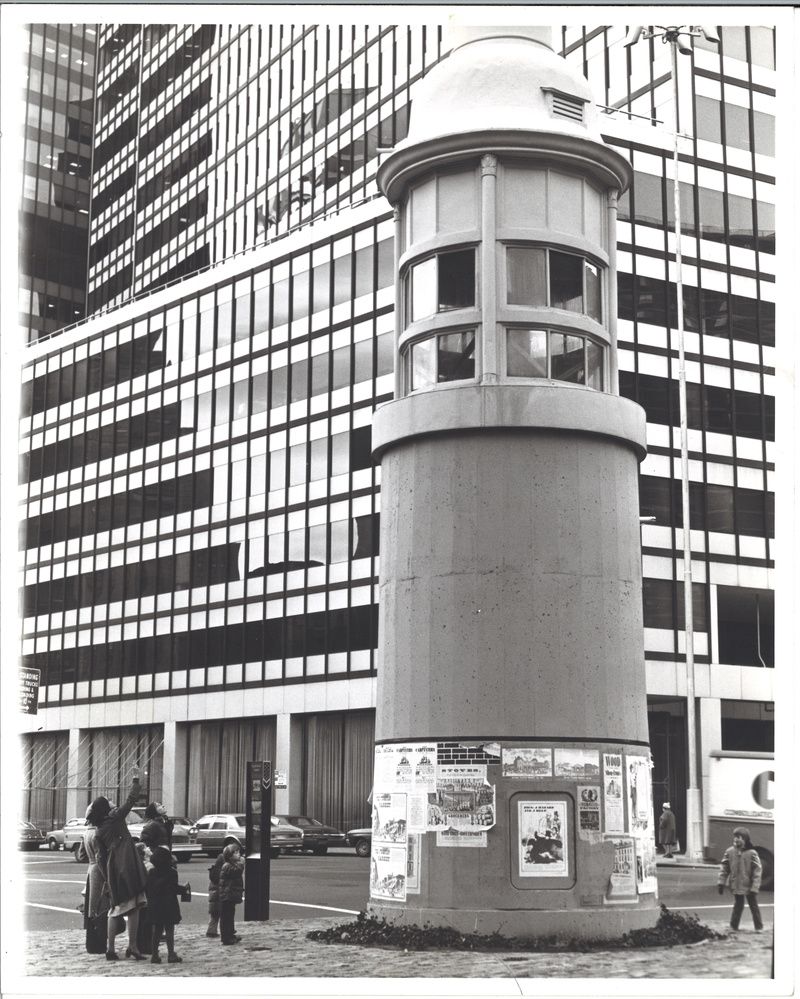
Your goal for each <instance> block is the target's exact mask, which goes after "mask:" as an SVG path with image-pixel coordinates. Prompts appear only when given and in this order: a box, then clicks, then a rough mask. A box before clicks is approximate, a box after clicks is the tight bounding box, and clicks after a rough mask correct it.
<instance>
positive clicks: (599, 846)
mask: <svg viewBox="0 0 800 999" xmlns="http://www.w3.org/2000/svg"><path fill="white" fill-rule="evenodd" d="M630 176H631V170H630V166H629V164H628V163H627V162H626V160H624V159H623V157H622V156H620V155H619V154H618V153H617V152H615V151H614V150H613V149H611V148H609V147H608V146H607V145H606V144H605V143H604V141H603V139H602V136H601V134H600V125H599V121H598V115H597V111H596V109H595V107H594V105H593V103H592V97H591V93H590V90H589V87H588V84H587V82H586V80H585V79H584V78H583V77H582V76H580V74H578V73H577V72H575V71H574V70H573V69H572V68H571V67H569V66H568V65H567V64H566V63H565V62H564V60H563V59H561V58H560V57H558V56H557V55H556V54H555V53H554V51H553V50H552V48H551V45H550V29H546V28H538V27H536V28H531V27H525V28H509V27H502V28H486V27H481V28H476V29H462V30H461V31H460V33H459V34H458V37H456V38H455V44H454V48H453V51H452V52H451V54H450V55H449V57H448V58H447V59H445V60H444V61H443V62H442V63H440V64H439V65H438V66H437V67H435V68H434V69H433V70H432V71H431V73H430V74H429V75H428V76H427V77H426V78H425V80H424V81H423V82H422V83H421V85H420V87H419V88H418V90H417V91H416V94H415V99H414V104H413V108H412V113H411V121H410V127H409V132H408V137H407V138H406V139H405V140H404V141H403V142H401V143H400V144H399V145H398V146H396V147H395V149H394V150H393V151H392V152H391V154H390V155H388V156H387V157H386V159H385V160H384V162H383V163H382V164H381V167H380V169H379V172H378V183H379V185H380V187H381V190H382V191H383V193H384V194H385V195H386V197H387V198H388V200H389V201H390V202H391V204H392V205H393V206H395V210H396V219H397V229H396V261H397V275H396V280H397V300H396V316H397V337H396V350H397V354H396V358H395V368H396V391H395V398H394V400H393V401H391V402H389V403H387V404H386V405H384V406H383V407H381V408H380V409H379V410H378V411H377V413H376V414H375V419H374V426H373V443H374V450H375V455H376V457H377V459H379V460H380V463H381V548H380V551H381V566H380V660H379V663H380V665H379V673H378V702H377V719H376V747H375V778H374V788H373V845H372V857H371V880H370V905H369V909H370V911H371V912H372V913H373V914H374V915H376V916H383V917H386V919H387V920H389V921H393V922H409V923H416V924H418V925H423V924H425V923H428V924H431V925H449V926H453V927H456V928H458V929H459V930H462V931H475V930H477V931H479V932H486V933H489V932H492V931H494V930H498V931H500V932H502V933H504V934H506V935H518V936H524V935H548V934H553V933H561V932H566V933H570V934H571V935H574V936H580V935H584V936H592V937H598V936H608V937H613V936H618V935H620V934H621V933H622V932H624V931H625V930H629V929H632V928H634V927H639V926H646V925H653V924H654V923H655V920H656V916H657V904H656V881H655V856H654V851H655V847H654V838H653V825H654V816H653V809H652V795H651V777H650V757H649V746H648V730H647V707H646V695H645V670H644V648H643V630H642V598H641V549H640V538H639V517H638V513H639V508H638V491H637V465H638V463H639V462H640V461H641V460H642V458H643V457H644V455H645V418H644V412H643V411H642V410H641V409H640V408H639V407H638V406H637V405H635V404H634V403H632V402H630V401H629V400H627V399H623V398H620V396H619V394H618V387H617V361H616V338H615V316H616V272H615V261H614V254H615V221H616V208H617V199H618V197H619V195H620V193H621V192H623V191H624V190H625V189H626V187H627V186H628V184H629V182H630Z"/></svg>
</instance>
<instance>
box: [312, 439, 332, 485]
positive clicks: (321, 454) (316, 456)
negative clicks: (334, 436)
mask: <svg viewBox="0 0 800 999" xmlns="http://www.w3.org/2000/svg"><path fill="white" fill-rule="evenodd" d="M327 476H328V438H327V437H321V438H319V439H318V440H315V441H311V470H310V472H309V479H310V481H312V482H314V481H316V480H317V479H325V478H327Z"/></svg>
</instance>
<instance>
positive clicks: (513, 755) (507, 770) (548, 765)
mask: <svg viewBox="0 0 800 999" xmlns="http://www.w3.org/2000/svg"><path fill="white" fill-rule="evenodd" d="M502 767H503V776H504V777H552V776H553V750H552V749H550V747H549V746H548V747H547V748H545V749H543V748H541V747H538V746H537V747H535V748H522V747H520V748H516V747H511V748H508V747H506V746H504V747H503V763H502Z"/></svg>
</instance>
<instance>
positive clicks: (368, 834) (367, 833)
mask: <svg viewBox="0 0 800 999" xmlns="http://www.w3.org/2000/svg"><path fill="white" fill-rule="evenodd" d="M344 843H345V846H352V847H354V848H355V851H356V853H357V854H358V855H359V857H368V856H369V855H370V853H371V851H372V829H371V828H369V829H349V830H348V832H347V835H346V836H345V838H344Z"/></svg>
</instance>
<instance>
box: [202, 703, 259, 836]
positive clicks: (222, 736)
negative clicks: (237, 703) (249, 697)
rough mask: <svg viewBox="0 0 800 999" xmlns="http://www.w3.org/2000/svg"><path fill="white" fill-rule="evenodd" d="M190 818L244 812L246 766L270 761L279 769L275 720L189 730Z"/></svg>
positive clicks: (210, 724)
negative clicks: (215, 813) (256, 762)
mask: <svg viewBox="0 0 800 999" xmlns="http://www.w3.org/2000/svg"><path fill="white" fill-rule="evenodd" d="M187 752H188V758H189V775H188V781H187V792H186V814H187V815H188V816H189V817H190V818H193V819H196V818H199V817H200V816H201V815H206V814H208V813H209V812H223V813H224V812H231V813H234V814H236V813H239V812H243V811H244V808H245V787H244V784H245V773H246V764H247V763H250V762H254V761H258V760H269V761H270V762H271V764H272V767H273V769H274V768H275V719H274V718H272V717H270V718H234V719H230V720H229V721H204V722H196V723H194V724H191V725H190V726H189V732H188V745H187Z"/></svg>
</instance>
